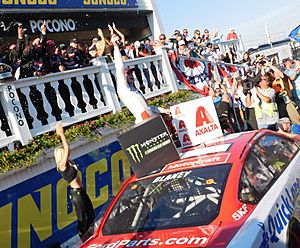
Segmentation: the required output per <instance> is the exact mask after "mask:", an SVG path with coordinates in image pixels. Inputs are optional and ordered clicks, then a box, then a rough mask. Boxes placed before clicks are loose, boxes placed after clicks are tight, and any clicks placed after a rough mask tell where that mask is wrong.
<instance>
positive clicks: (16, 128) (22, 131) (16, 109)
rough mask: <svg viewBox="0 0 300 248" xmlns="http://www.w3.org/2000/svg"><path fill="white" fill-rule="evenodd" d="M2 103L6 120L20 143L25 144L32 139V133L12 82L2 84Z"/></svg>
mask: <svg viewBox="0 0 300 248" xmlns="http://www.w3.org/2000/svg"><path fill="white" fill-rule="evenodd" d="M2 89H3V98H4V99H2V101H1V102H2V105H3V109H4V112H5V114H6V116H7V117H8V120H9V121H10V123H11V128H12V132H13V133H15V137H16V139H17V140H19V141H21V143H22V145H27V144H28V143H29V141H30V140H32V135H31V132H30V130H29V127H28V125H27V121H26V118H25V115H24V112H23V109H22V106H21V103H20V99H19V97H18V94H17V91H16V88H15V86H14V85H13V84H7V85H5V86H3V88H2Z"/></svg>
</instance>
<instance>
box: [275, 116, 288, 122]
mask: <svg viewBox="0 0 300 248" xmlns="http://www.w3.org/2000/svg"><path fill="white" fill-rule="evenodd" d="M277 123H291V121H290V119H289V118H287V117H283V118H280V119H279V120H278V121H277Z"/></svg>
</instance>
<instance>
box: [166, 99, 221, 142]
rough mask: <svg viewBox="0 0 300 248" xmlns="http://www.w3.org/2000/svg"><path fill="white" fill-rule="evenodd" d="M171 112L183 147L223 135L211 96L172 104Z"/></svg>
mask: <svg viewBox="0 0 300 248" xmlns="http://www.w3.org/2000/svg"><path fill="white" fill-rule="evenodd" d="M171 113H172V117H173V121H172V122H173V125H174V127H175V128H176V131H177V133H178V137H179V141H180V143H181V146H182V147H188V146H193V145H198V144H200V143H203V142H205V141H208V140H211V139H214V138H217V137H220V136H222V135H223V133H222V129H221V126H220V123H219V118H218V115H217V112H216V109H215V106H214V104H213V100H212V98H211V97H204V98H201V99H196V100H193V101H189V102H185V103H181V104H178V105H175V106H172V107H171Z"/></svg>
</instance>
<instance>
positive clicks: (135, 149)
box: [126, 144, 144, 163]
mask: <svg viewBox="0 0 300 248" xmlns="http://www.w3.org/2000/svg"><path fill="white" fill-rule="evenodd" d="M126 150H127V151H128V152H129V154H130V156H131V157H132V159H133V161H134V162H136V163H140V162H141V159H142V158H143V157H144V156H143V153H142V151H141V148H140V145H139V144H134V145H132V146H130V147H128V148H127V149H126Z"/></svg>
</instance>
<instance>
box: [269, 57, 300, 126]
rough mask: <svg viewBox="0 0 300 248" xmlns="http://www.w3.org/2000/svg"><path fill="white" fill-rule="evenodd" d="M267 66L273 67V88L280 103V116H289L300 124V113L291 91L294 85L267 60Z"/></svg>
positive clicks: (293, 121)
mask: <svg viewBox="0 0 300 248" xmlns="http://www.w3.org/2000/svg"><path fill="white" fill-rule="evenodd" d="M266 66H268V67H270V68H271V69H272V71H273V77H274V78H275V79H274V81H273V83H272V88H273V89H274V90H275V92H276V98H275V100H276V103H277V105H278V111H279V118H282V117H289V118H290V120H291V121H292V123H294V124H300V115H299V113H298V111H297V106H296V104H295V102H294V101H293V95H292V92H291V88H293V86H292V84H291V82H290V79H289V77H288V76H287V75H285V74H284V73H283V72H281V71H280V70H279V69H278V68H277V67H276V66H273V65H272V64H271V63H269V62H266Z"/></svg>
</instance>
